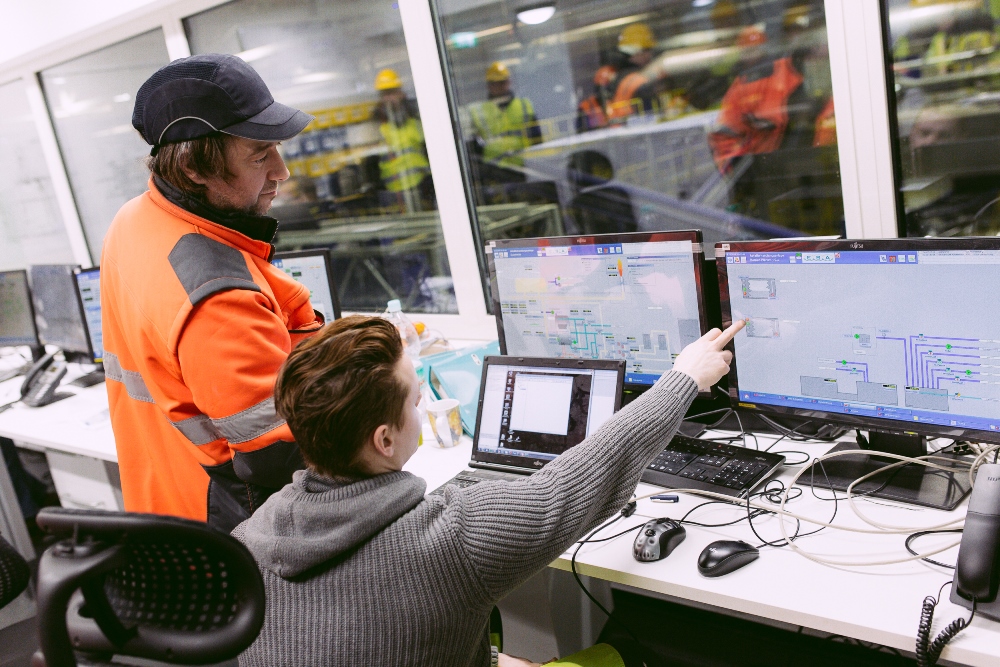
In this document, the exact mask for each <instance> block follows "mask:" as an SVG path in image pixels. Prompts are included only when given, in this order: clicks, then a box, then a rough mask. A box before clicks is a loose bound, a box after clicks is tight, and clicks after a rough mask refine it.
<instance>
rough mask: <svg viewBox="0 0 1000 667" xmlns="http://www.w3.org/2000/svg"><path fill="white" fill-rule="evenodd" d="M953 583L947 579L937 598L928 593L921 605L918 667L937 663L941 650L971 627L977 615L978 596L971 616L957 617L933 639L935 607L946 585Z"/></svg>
mask: <svg viewBox="0 0 1000 667" xmlns="http://www.w3.org/2000/svg"><path fill="white" fill-rule="evenodd" d="M951 583H952V582H951V581H946V582H944V583H943V584H941V588H940V589H939V590H938V594H937V598H935V597H933V596H931V595H928V596H927V597H925V598H924V602H923V604H922V605H921V609H920V625H918V626H917V647H916V653H917V666H918V667H931V666H932V665H936V664H937V661H938V658H940V657H941V651H943V650H944V647H945V646H946V645H947V644H948V642H950V641H951V640H952V639H954V638H955V635H957V634H958V633H959V632H961V631H962V630H964V629H965V628H967V627H969V624H970V623H972V619H973V618H975V617H976V598H972V613H971V614H970V615H969V618H956V619H955V620H954V621H952V622H951V623H949V624H948V625H947V626H945V629H944V630H942V631H941V632H939V633H938V636H937V637H935V638H934V640H933V641H931V624H932V623H933V622H934V609H935V608H936V607H937V606H938V603H939V602H940V601H941V594H942V593H944V587H945V586H948V585H949V584H951Z"/></svg>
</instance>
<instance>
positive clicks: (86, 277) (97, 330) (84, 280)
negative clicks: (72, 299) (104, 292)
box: [76, 267, 104, 364]
mask: <svg viewBox="0 0 1000 667" xmlns="http://www.w3.org/2000/svg"><path fill="white" fill-rule="evenodd" d="M76 289H77V294H78V295H79V297H80V308H81V310H82V311H83V321H84V324H85V325H86V327H87V336H88V337H89V339H90V355H91V361H93V362H94V363H95V364H98V363H101V362H102V361H104V335H103V333H102V330H101V269H100V268H98V267H95V268H93V269H77V270H76Z"/></svg>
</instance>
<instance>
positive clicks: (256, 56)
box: [184, 0, 458, 313]
mask: <svg viewBox="0 0 1000 667" xmlns="http://www.w3.org/2000/svg"><path fill="white" fill-rule="evenodd" d="M184 27H185V30H186V31H187V35H188V41H189V43H190V45H191V51H192V53H213V52H214V53H234V54H236V55H238V56H240V57H241V58H243V59H244V60H246V61H247V62H248V63H250V64H251V65H252V66H253V67H254V68H255V69H256V70H257V71H258V72H259V73H260V75H261V77H262V78H263V79H264V81H265V82H266V83H267V85H268V87H269V88H270V89H271V92H272V93H273V94H274V97H275V99H276V100H278V101H279V102H283V103H285V104H289V105H291V106H294V107H296V108H300V109H303V110H305V111H308V112H309V113H312V114H313V115H314V116H316V120H315V121H314V122H313V123H312V124H311V125H309V126H308V127H307V128H306V129H305V131H304V132H303V133H302V134H300V135H299V136H298V137H296V138H294V139H292V140H290V141H286V142H283V144H282V147H281V149H280V150H281V151H282V155H283V157H284V159H285V162H286V163H287V165H288V169H289V171H290V172H291V174H292V175H291V177H290V178H289V179H288V181H287V182H285V183H283V184H282V185H281V187H280V188H279V190H278V193H279V194H278V198H276V199H275V201H274V207H273V208H272V210H271V215H273V216H274V217H276V218H277V219H278V220H279V222H280V226H279V229H278V235H277V237H276V239H275V243H276V245H277V247H278V249H279V250H300V249H308V248H319V247H326V248H330V249H331V252H332V255H333V272H334V278H335V280H336V283H337V289H338V293H339V294H338V296H339V299H340V303H341V305H342V307H343V309H344V310H345V311H352V310H354V311H371V310H383V309H384V308H385V306H386V302H387V301H388V300H390V299H400V300H401V301H402V304H403V308H404V309H405V310H407V311H418V312H419V311H422V312H441V313H454V312H457V311H458V307H457V302H456V301H455V293H454V288H453V284H452V279H451V272H450V270H449V267H448V257H447V253H446V251H445V247H444V238H443V236H442V233H441V221H440V217H439V215H438V213H437V201H436V199H435V195H434V182H433V180H432V177H431V173H430V163H429V161H428V159H427V148H426V146H425V143H424V133H423V125H422V123H421V119H420V114H419V111H418V109H417V104H416V100H415V97H414V93H413V85H412V80H411V78H410V63H409V59H408V56H407V52H406V42H405V41H404V38H403V28H402V22H401V20H400V17H399V11H398V9H390V8H389V6H388V5H374V4H372V3H368V2H364V1H363V0H288V1H286V2H281V3H273V2H269V1H265V0H237V1H236V2H230V3H228V4H225V5H221V6H219V7H216V8H213V9H210V10H208V11H205V12H202V13H200V14H197V15H195V16H192V17H190V18H187V19H185V21H184Z"/></svg>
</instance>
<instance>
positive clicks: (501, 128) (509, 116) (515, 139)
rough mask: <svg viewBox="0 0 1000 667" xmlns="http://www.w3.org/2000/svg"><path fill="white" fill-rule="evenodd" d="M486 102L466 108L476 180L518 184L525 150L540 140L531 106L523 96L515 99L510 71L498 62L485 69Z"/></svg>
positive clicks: (521, 180)
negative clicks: (475, 157) (474, 152)
mask: <svg viewBox="0 0 1000 667" xmlns="http://www.w3.org/2000/svg"><path fill="white" fill-rule="evenodd" d="M486 91H487V96H488V99H487V100H486V101H485V102H483V103H482V104H478V105H475V106H474V107H472V108H471V109H469V115H470V116H471V119H472V127H473V130H474V132H475V135H476V143H477V145H478V151H479V155H480V157H481V161H482V165H481V166H480V178H481V180H482V181H483V182H486V183H520V182H523V181H524V180H525V177H524V170H523V167H524V156H523V155H522V154H521V153H522V152H523V151H524V149H525V148H528V147H529V146H534V145H535V144H539V143H541V141H542V131H541V128H539V127H538V119H537V118H536V117H535V107H534V106H533V105H532V104H531V100H529V99H528V98H526V97H515V96H514V93H513V91H512V90H511V83H510V70H509V69H508V68H507V66H506V65H504V64H503V63H501V62H495V63H493V64H491V65H490V66H489V67H488V68H486Z"/></svg>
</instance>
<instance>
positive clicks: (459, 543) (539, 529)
mask: <svg viewBox="0 0 1000 667" xmlns="http://www.w3.org/2000/svg"><path fill="white" fill-rule="evenodd" d="M696 393H697V387H696V386H695V383H694V382H693V381H692V380H691V378H689V377H688V376H687V375H684V374H682V373H677V372H671V373H668V374H666V375H665V376H663V377H662V378H661V379H660V381H659V382H657V383H656V385H655V386H654V387H653V388H652V389H650V390H649V391H648V392H646V394H645V395H643V396H641V397H640V398H639V399H637V400H636V401H634V402H633V403H632V404H631V405H629V406H627V407H626V408H624V409H623V410H621V411H620V412H619V413H618V414H617V415H615V416H614V417H612V418H611V419H609V420H608V421H607V422H606V423H605V424H604V426H602V427H601V428H600V429H599V430H598V431H597V432H596V433H594V434H593V435H592V436H591V437H590V438H588V439H587V440H585V441H584V442H582V443H580V444H579V445H577V446H576V447H574V448H572V449H570V450H569V451H568V452H566V453H565V454H563V455H562V456H560V457H559V458H558V459H556V460H555V461H553V462H552V463H549V464H548V465H546V466H545V467H544V468H543V469H542V470H541V471H539V472H537V473H535V474H534V475H532V476H530V477H525V478H524V479H523V480H517V481H513V482H507V481H492V482H480V483H479V484H475V485H473V486H471V487H469V488H465V489H458V488H449V489H448V490H447V491H446V492H445V494H444V496H432V497H424V492H425V491H426V485H425V483H424V481H423V480H421V479H420V478H418V477H415V476H413V475H411V474H410V473H406V472H395V473H389V474H385V475H379V476H377V477H374V478H370V479H365V480H362V481H353V482H351V481H347V480H333V479H329V478H326V477H322V476H320V475H317V474H316V473H313V472H311V471H299V472H297V473H295V476H294V480H293V482H292V483H291V484H289V485H288V486H286V487H285V488H284V489H282V490H281V491H280V492H279V493H276V494H274V495H273V496H271V498H269V499H268V501H267V502H265V503H264V504H263V505H262V506H261V507H260V509H259V510H257V513H256V514H254V515H253V517H251V518H250V519H248V520H247V521H245V522H243V523H242V524H240V525H239V526H237V528H236V530H235V531H233V535H234V536H236V538H237V539H239V540H240V541H241V542H243V543H244V544H246V545H247V547H248V548H249V549H250V551H251V552H252V553H253V555H254V557H255V558H256V559H257V563H258V565H259V566H260V568H261V572H262V573H263V576H264V586H265V588H266V591H267V615H266V619H265V621H264V628H263V630H262V631H261V634H260V636H259V637H258V639H257V641H256V642H254V644H253V645H252V646H251V647H250V648H249V649H248V650H247V651H246V652H245V653H244V654H243V655H242V656H241V657H240V665H242V666H256V665H260V666H264V665H267V666H269V667H270V666H273V665H298V666H308V667H319V666H323V665H331V666H332V665H338V666H339V665H343V666H351V667H361V666H371V667H390V666H391V667H407V666H409V665H412V666H414V667H450V666H452V665H454V666H455V667H458V666H463V667H464V666H466V665H470V666H475V667H484V666H485V665H489V663H490V659H489V655H490V651H489V639H488V634H487V624H488V617H489V612H490V610H491V609H492V607H493V605H494V604H495V603H496V602H497V601H498V600H500V599H501V598H503V597H504V596H505V595H506V594H507V593H508V592H510V591H511V590H513V589H514V588H516V587H517V586H519V585H520V584H521V583H523V582H524V581H526V580H527V579H528V578H529V577H531V576H532V575H533V574H534V573H535V572H537V571H539V570H540V569H542V568H543V567H545V566H546V565H547V564H548V563H550V562H552V560H553V559H555V558H556V557H558V556H559V554H561V553H562V552H563V551H565V550H566V549H567V548H568V547H569V546H570V545H572V544H573V542H575V541H576V540H577V539H579V538H580V537H581V536H582V535H584V534H585V533H586V532H587V531H589V530H591V529H592V528H594V527H596V526H597V525H598V524H599V523H600V522H602V521H604V520H605V519H607V518H609V517H611V516H612V515H614V514H615V513H616V512H618V511H619V510H620V509H621V508H622V507H623V506H624V505H625V503H626V502H627V501H628V499H629V497H630V496H631V494H632V493H633V491H634V490H635V487H636V484H637V483H638V482H639V476H640V474H641V473H642V470H643V469H644V468H645V467H646V466H647V465H648V464H649V462H650V461H651V460H652V459H653V458H654V457H655V456H656V455H657V454H658V453H659V452H660V451H662V449H663V447H664V446H665V445H666V443H667V441H668V440H669V438H671V437H672V436H673V433H674V431H675V430H676V428H677V426H678V424H679V423H680V421H681V419H682V417H683V415H684V412H685V410H686V409H687V407H688V405H689V404H690V403H691V401H692V400H693V399H694V396H695V394H696Z"/></svg>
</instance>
